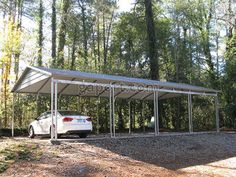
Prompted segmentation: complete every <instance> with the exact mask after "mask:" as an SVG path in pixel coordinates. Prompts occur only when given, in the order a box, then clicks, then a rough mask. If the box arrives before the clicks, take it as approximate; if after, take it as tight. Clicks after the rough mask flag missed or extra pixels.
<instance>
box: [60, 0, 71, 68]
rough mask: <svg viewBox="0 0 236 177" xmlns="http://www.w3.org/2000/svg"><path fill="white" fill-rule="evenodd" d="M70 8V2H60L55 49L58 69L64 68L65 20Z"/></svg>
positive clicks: (68, 0) (67, 0) (66, 0)
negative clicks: (59, 18) (56, 47)
mask: <svg viewBox="0 0 236 177" xmlns="http://www.w3.org/2000/svg"><path fill="white" fill-rule="evenodd" d="M69 6H70V0H63V1H62V9H61V14H62V15H61V22H60V29H59V34H58V35H59V37H58V40H59V41H58V49H57V66H58V67H59V68H64V62H65V61H64V47H65V42H66V27H67V19H68V10H69Z"/></svg>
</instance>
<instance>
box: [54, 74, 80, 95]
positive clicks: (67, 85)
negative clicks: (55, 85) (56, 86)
mask: <svg viewBox="0 0 236 177" xmlns="http://www.w3.org/2000/svg"><path fill="white" fill-rule="evenodd" d="M75 79H76V78H73V79H71V81H74V80H75ZM69 85H70V84H66V85H65V87H63V88H62V89H61V91H60V92H59V93H58V94H59V95H60V94H61V93H62V92H63V91H64V90H65V89H66V88H67V87H69Z"/></svg>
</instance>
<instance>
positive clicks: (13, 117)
mask: <svg viewBox="0 0 236 177" xmlns="http://www.w3.org/2000/svg"><path fill="white" fill-rule="evenodd" d="M14 98H15V94H14V93H13V98H12V120H11V136H12V137H14V120H15V99H14Z"/></svg>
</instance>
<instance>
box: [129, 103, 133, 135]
mask: <svg viewBox="0 0 236 177" xmlns="http://www.w3.org/2000/svg"><path fill="white" fill-rule="evenodd" d="M131 114H132V111H131V101H129V134H131V126H132V124H131Z"/></svg>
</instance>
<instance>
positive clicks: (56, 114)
mask: <svg viewBox="0 0 236 177" xmlns="http://www.w3.org/2000/svg"><path fill="white" fill-rule="evenodd" d="M55 140H57V83H55Z"/></svg>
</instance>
